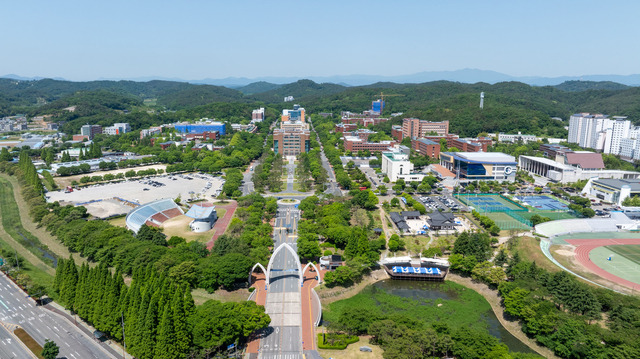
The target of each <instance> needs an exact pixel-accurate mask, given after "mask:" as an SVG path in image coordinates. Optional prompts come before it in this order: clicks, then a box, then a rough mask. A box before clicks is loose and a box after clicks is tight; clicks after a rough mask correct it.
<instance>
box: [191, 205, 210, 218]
mask: <svg viewBox="0 0 640 359" xmlns="http://www.w3.org/2000/svg"><path fill="white" fill-rule="evenodd" d="M215 209H216V207H215V206H213V205H210V204H202V205H201V204H194V205H193V206H191V208H189V211H188V212H187V213H185V216H187V217H191V218H194V219H206V218H209V217H210V216H211V213H213V211H215Z"/></svg>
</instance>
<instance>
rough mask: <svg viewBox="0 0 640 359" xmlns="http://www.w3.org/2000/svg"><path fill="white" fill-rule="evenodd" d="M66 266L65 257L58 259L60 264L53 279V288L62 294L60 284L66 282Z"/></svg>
mask: <svg viewBox="0 0 640 359" xmlns="http://www.w3.org/2000/svg"><path fill="white" fill-rule="evenodd" d="M65 268H66V266H65V263H64V258H60V259H58V264H57V266H56V276H55V277H54V279H53V290H54V291H56V292H57V293H58V294H60V286H61V284H62V283H63V282H64V270H65Z"/></svg>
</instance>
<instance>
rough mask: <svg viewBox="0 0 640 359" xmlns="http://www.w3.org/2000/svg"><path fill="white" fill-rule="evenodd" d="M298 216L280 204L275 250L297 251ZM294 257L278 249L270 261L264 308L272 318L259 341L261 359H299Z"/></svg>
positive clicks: (298, 295)
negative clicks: (282, 245) (285, 244)
mask: <svg viewBox="0 0 640 359" xmlns="http://www.w3.org/2000/svg"><path fill="white" fill-rule="evenodd" d="M299 218H300V213H299V211H298V209H297V208H295V205H293V204H291V205H288V204H279V205H278V213H277V215H276V220H275V226H274V232H273V233H274V235H273V241H274V246H275V248H278V247H279V246H280V245H281V244H283V243H288V244H289V245H291V247H293V249H294V251H297V245H296V240H297V227H298V220H299ZM296 259H297V254H295V255H294V254H293V253H291V252H289V251H288V250H286V249H281V250H280V251H278V253H276V254H275V256H274V257H273V258H272V259H271V260H272V264H271V274H270V276H271V280H270V282H271V283H270V285H269V291H268V292H267V301H266V309H267V313H269V315H270V316H271V325H270V327H269V329H268V331H267V332H268V333H269V334H268V335H267V336H266V337H265V338H263V339H262V340H261V342H260V346H261V348H260V358H265V359H266V358H268V359H302V358H303V355H302V326H301V325H302V323H301V314H300V313H301V304H300V303H301V292H300V279H299V272H298V263H299V262H298V261H297V260H296Z"/></svg>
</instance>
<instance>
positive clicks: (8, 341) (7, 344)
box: [0, 325, 31, 359]
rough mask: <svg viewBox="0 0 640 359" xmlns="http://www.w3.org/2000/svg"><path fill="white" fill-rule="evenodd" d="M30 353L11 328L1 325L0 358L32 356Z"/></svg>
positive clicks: (12, 358) (15, 358)
mask: <svg viewBox="0 0 640 359" xmlns="http://www.w3.org/2000/svg"><path fill="white" fill-rule="evenodd" d="M30 353H31V352H30V351H29V349H27V348H26V347H25V346H24V345H21V344H20V343H19V342H18V339H17V338H16V337H15V336H14V335H13V334H11V333H10V332H9V330H7V329H6V328H5V327H3V326H2V325H0V358H11V359H18V358H31V354H30Z"/></svg>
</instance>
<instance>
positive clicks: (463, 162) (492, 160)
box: [440, 152, 518, 182]
mask: <svg viewBox="0 0 640 359" xmlns="http://www.w3.org/2000/svg"><path fill="white" fill-rule="evenodd" d="M440 164H441V165H442V166H444V167H445V168H447V169H448V170H450V171H451V172H453V173H454V174H455V175H456V177H457V178H458V179H459V180H461V181H499V182H504V181H508V182H514V181H515V179H516V166H517V164H518V163H517V162H516V159H515V157H513V156H509V155H507V154H504V153H502V152H441V153H440Z"/></svg>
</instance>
